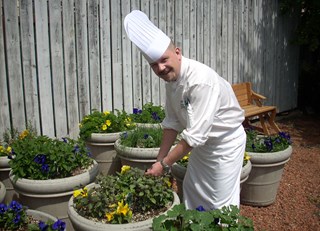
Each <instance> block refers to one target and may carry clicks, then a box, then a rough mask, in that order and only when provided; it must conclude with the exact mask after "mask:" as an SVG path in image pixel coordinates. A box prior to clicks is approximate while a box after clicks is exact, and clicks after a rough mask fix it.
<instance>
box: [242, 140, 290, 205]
mask: <svg viewBox="0 0 320 231" xmlns="http://www.w3.org/2000/svg"><path fill="white" fill-rule="evenodd" d="M291 153H292V147H291V146H289V147H288V148H287V149H285V150H283V151H279V152H272V153H253V152H248V155H249V156H250V161H251V164H252V169H251V172H250V175H249V178H248V180H247V181H246V182H244V184H243V186H242V190H241V195H240V200H241V203H242V204H245V205H251V206H259V207H260V206H268V205H270V204H272V203H274V201H275V199H276V195H277V191H278V188H279V184H280V181H281V177H282V173H283V169H284V166H285V164H286V163H287V162H288V161H289V159H290V156H291Z"/></svg>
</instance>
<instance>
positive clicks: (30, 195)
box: [10, 162, 98, 230]
mask: <svg viewBox="0 0 320 231" xmlns="http://www.w3.org/2000/svg"><path fill="white" fill-rule="evenodd" d="M97 174H98V164H97V162H94V164H93V165H92V166H91V167H90V168H89V169H88V171H86V172H84V173H82V174H79V175H76V176H72V177H67V178H61V179H52V180H30V179H23V178H22V179H18V180H17V181H16V182H14V181H13V179H14V175H12V174H11V173H10V180H11V182H12V185H13V187H14V188H15V190H16V191H17V192H18V193H19V201H20V202H21V203H22V204H23V205H26V206H28V208H30V209H35V210H39V211H42V212H45V213H49V214H52V215H54V216H55V217H57V218H58V219H60V220H62V221H64V222H66V224H67V227H68V228H67V229H68V230H73V228H72V225H71V223H70V221H69V218H68V213H67V211H68V201H69V199H70V197H71V196H72V194H73V191H74V189H75V188H77V187H81V186H83V185H87V184H89V183H91V182H93V181H94V180H95V177H96V175H97Z"/></svg>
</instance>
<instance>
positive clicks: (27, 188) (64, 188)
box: [9, 160, 98, 195]
mask: <svg viewBox="0 0 320 231" xmlns="http://www.w3.org/2000/svg"><path fill="white" fill-rule="evenodd" d="M97 174H98V163H97V162H96V161H95V160H93V164H92V165H91V166H90V167H89V168H88V171H86V172H83V173H81V174H78V175H75V176H71V177H66V178H59V179H48V180H31V179H25V178H20V179H18V180H17V181H16V182H14V180H13V178H14V175H13V174H12V170H11V171H10V173H9V178H10V181H11V183H12V185H13V187H14V189H15V190H17V191H19V192H20V193H23V194H28V193H30V194H43V195H48V194H50V193H62V194H65V193H66V192H68V191H72V192H73V190H74V188H75V187H77V186H79V185H83V184H85V185H86V184H89V183H90V182H92V181H93V180H94V179H95V177H96V175H97ZM39 185H41V187H39ZM57 185H59V186H57ZM67 194H69V192H68V193H67Z"/></svg>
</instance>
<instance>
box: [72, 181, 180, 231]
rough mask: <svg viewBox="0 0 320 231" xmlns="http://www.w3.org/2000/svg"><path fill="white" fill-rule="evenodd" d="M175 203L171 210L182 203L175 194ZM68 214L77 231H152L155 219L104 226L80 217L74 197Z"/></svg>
mask: <svg viewBox="0 0 320 231" xmlns="http://www.w3.org/2000/svg"><path fill="white" fill-rule="evenodd" d="M94 186H96V185H94V184H92V185H89V186H88V187H89V188H90V187H94ZM173 194H174V201H173V203H172V205H171V207H170V208H169V210H170V209H172V207H173V206H175V205H177V204H179V203H180V200H179V197H178V195H177V194H176V193H175V192H174V193H173ZM68 214H69V217H70V220H71V222H72V225H73V227H74V228H75V230H77V231H104V230H112V231H124V230H126V231H150V230H151V227H152V221H153V218H150V219H148V220H145V221H140V222H133V223H128V224H104V223H101V222H95V221H93V220H89V219H87V218H84V217H82V216H80V215H79V214H78V213H77V212H76V210H75V209H74V207H73V197H71V198H70V200H69V207H68Z"/></svg>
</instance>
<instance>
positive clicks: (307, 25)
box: [280, 0, 320, 52]
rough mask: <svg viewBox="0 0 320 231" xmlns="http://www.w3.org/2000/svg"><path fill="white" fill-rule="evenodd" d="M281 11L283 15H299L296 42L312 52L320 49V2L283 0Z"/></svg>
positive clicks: (315, 0)
mask: <svg viewBox="0 0 320 231" xmlns="http://www.w3.org/2000/svg"><path fill="white" fill-rule="evenodd" d="M280 10H281V12H282V13H283V14H286V13H289V14H291V13H295V14H299V16H300V20H299V25H298V28H297V29H296V37H295V39H294V40H295V42H296V43H297V44H299V45H305V46H307V47H308V49H309V50H310V51H312V52H313V51H316V50H317V49H319V47H320V27H319V24H320V2H319V0H295V1H292V0H281V1H280Z"/></svg>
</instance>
